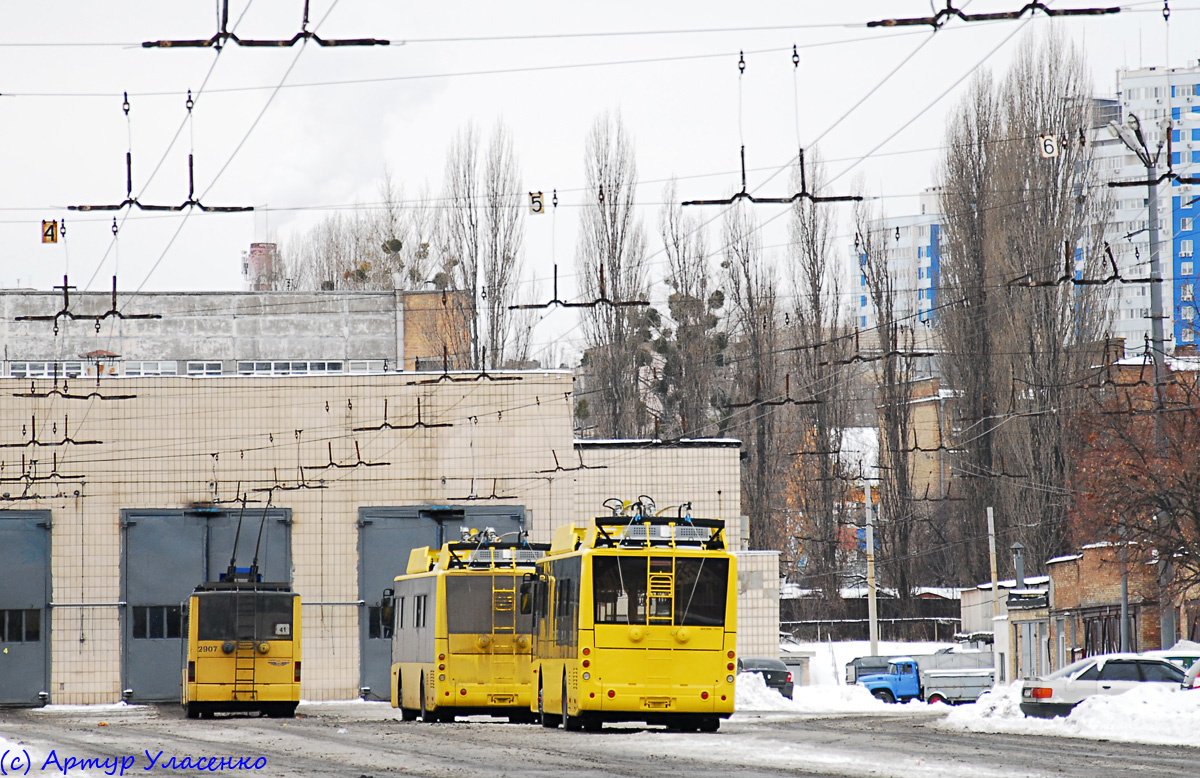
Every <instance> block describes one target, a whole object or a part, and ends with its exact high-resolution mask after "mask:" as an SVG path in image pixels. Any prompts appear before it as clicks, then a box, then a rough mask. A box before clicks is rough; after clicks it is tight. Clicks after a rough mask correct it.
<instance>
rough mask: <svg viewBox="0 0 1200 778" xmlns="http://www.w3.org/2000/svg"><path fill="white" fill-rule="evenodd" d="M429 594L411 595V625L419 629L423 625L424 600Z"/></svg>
mask: <svg viewBox="0 0 1200 778" xmlns="http://www.w3.org/2000/svg"><path fill="white" fill-rule="evenodd" d="M428 596H429V595H426V594H418V595H417V596H416V597H413V605H414V606H415V607H414V608H413V626H414V627H416V628H418V629H420V628H421V627H424V626H425V600H426V598H427V597H428Z"/></svg>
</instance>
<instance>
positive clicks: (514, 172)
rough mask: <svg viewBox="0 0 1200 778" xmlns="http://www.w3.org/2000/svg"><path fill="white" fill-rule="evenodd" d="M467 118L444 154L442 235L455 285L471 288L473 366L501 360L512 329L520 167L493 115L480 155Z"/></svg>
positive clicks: (509, 140)
mask: <svg viewBox="0 0 1200 778" xmlns="http://www.w3.org/2000/svg"><path fill="white" fill-rule="evenodd" d="M479 157H480V150H479V136H478V134H477V132H476V130H475V126H474V125H473V124H469V125H467V126H466V127H465V128H463V129H462V130H460V131H459V133H458V134H457V135H456V136H455V137H454V140H453V141H452V142H451V145H450V150H449V152H448V155H447V157H446V180H445V192H446V194H445V201H446V209H445V211H444V212H443V214H444V235H445V241H446V242H445V252H446V267H447V269H448V271H449V273H450V275H451V278H452V279H453V282H454V284H455V286H456V287H457V288H459V289H462V290H465V291H467V292H469V293H470V300H471V301H472V302H471V303H470V305H471V306H472V307H471V309H470V310H468V311H465V312H464V315H466V316H469V317H470V321H471V348H470V353H471V356H470V361H471V366H472V367H475V368H477V369H479V368H483V367H485V365H484V354H485V353H486V354H487V355H488V360H489V361H490V362H491V363H492V364H504V362H505V360H506V359H507V358H508V357H509V356H510V355H509V354H507V347H508V343H509V338H510V336H511V335H512V333H511V330H510V321H511V320H510V316H509V312H508V307H509V306H510V305H512V304H513V302H514V300H515V292H516V282H517V279H518V278H519V277H520V272H521V245H522V242H523V240H524V226H523V223H522V221H521V207H520V197H519V196H518V180H519V178H520V172H519V169H518V166H517V159H516V154H515V152H514V151H513V142H512V136H511V135H510V134H509V132H508V129H507V128H506V127H505V126H504V124H503V123H501V122H497V124H496V126H495V129H494V130H493V131H492V137H491V140H490V141H489V143H488V148H487V153H486V157H485V159H484V160H483V161H482V163H481V161H480V158H479Z"/></svg>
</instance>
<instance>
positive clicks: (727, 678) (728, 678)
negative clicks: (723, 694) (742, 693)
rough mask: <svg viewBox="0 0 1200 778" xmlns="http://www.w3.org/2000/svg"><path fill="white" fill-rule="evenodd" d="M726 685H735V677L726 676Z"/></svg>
mask: <svg viewBox="0 0 1200 778" xmlns="http://www.w3.org/2000/svg"><path fill="white" fill-rule="evenodd" d="M725 683H733V676H732V675H727V676H725Z"/></svg>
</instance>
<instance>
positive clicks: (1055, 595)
mask: <svg viewBox="0 0 1200 778" xmlns="http://www.w3.org/2000/svg"><path fill="white" fill-rule="evenodd" d="M1130 556H1131V557H1134V558H1131V559H1130V560H1129V562H1128V564H1127V565H1126V567H1127V569H1128V572H1129V626H1130V630H1129V640H1130V646H1129V648H1130V650H1132V651H1146V650H1149V649H1155V648H1160V647H1162V644H1163V640H1162V631H1161V628H1160V621H1159V615H1160V614H1159V584H1158V574H1157V566H1156V565H1155V564H1153V563H1147V562H1145V561H1142V560H1139V559H1136V557H1137V555H1136V554H1130ZM1120 557H1121V550H1120V548H1119V547H1118V546H1117V545H1114V544H1111V543H1097V544H1093V545H1089V546H1084V547H1083V548H1081V549H1080V550H1079V553H1078V554H1072V555H1071V556H1064V557H1058V558H1056V559H1051V560H1049V561H1048V562H1047V563H1046V569H1047V571H1048V572H1049V574H1050V609H1049V619H1050V626H1051V631H1050V639H1051V643H1050V655H1051V657H1052V658H1053V664H1054V666H1055V667H1062V666H1063V665H1066V664H1069V663H1071V662H1073V661H1075V660H1076V659H1080V658H1082V657H1085V656H1092V655H1093V654H1104V653H1109V652H1113V651H1120V650H1121V558H1120ZM1166 642H1167V644H1168V645H1169V644H1171V643H1173V642H1174V639H1173V637H1168V639H1167V641H1166Z"/></svg>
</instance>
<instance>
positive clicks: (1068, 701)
mask: <svg viewBox="0 0 1200 778" xmlns="http://www.w3.org/2000/svg"><path fill="white" fill-rule="evenodd" d="M1142 683H1171V684H1175V685H1176V686H1178V685H1180V684H1182V683H1183V671H1182V670H1180V669H1179V668H1178V667H1176V666H1175V665H1173V664H1171V663H1170V662H1168V661H1166V660H1164V659H1154V658H1152V657H1146V656H1142V655H1140V654H1100V655H1098V656H1090V657H1088V658H1087V659H1080V660H1079V661H1078V662H1075V663H1074V664H1069V665H1067V666H1066V667H1064V668H1062V669H1061V670H1058V671H1056V672H1053V673H1050V674H1049V675H1045V676H1042V677H1041V678H1038V679H1036V680H1030V681H1025V682H1024V683H1023V684H1022V685H1021V712H1022V713H1024V714H1025V715H1026V716H1038V717H1041V718H1051V717H1053V716H1066V715H1067V714H1069V713H1070V712H1071V709H1072V708H1074V707H1075V706H1076V705H1078V704H1079V703H1081V702H1083V701H1084V700H1085V699H1087V698H1088V697H1092V696H1094V695H1097V694H1121V693H1122V692H1127V691H1129V690H1130V689H1133V688H1135V687H1136V686H1137V685H1138V684H1142Z"/></svg>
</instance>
